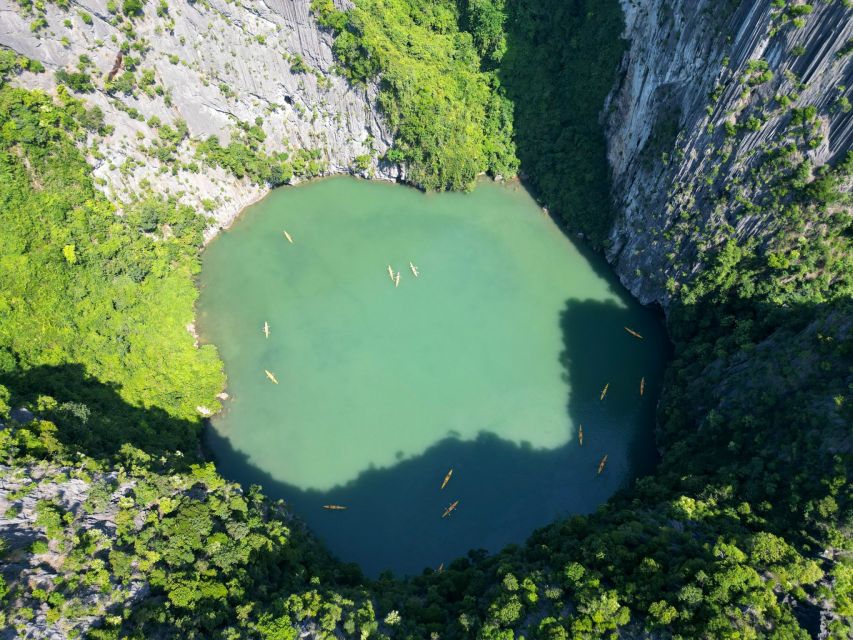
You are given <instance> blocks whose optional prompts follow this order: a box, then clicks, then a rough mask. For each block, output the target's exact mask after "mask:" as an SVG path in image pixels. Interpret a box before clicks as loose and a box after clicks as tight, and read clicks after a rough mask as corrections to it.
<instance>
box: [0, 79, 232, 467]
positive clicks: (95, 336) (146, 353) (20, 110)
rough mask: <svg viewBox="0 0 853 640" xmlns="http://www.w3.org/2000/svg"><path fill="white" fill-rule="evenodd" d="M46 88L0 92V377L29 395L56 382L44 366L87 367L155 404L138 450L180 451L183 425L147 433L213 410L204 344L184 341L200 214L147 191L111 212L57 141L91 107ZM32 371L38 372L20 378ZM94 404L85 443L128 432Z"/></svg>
mask: <svg viewBox="0 0 853 640" xmlns="http://www.w3.org/2000/svg"><path fill="white" fill-rule="evenodd" d="M59 95H60V102H59V103H58V104H54V103H53V101H52V100H51V99H50V98H49V97H47V96H45V95H43V94H40V93H37V92H26V91H22V90H17V89H12V88H9V87H4V88H2V89H0V130H2V149H0V174H2V180H0V194H2V201H3V203H4V204H3V225H2V230H0V247H2V256H3V257H2V259H1V260H0V282H2V287H0V290H2V297H0V381H2V383H3V384H6V385H7V386H8V387H9V388H10V389H11V390H13V392H15V393H16V394H18V395H19V397H30V398H33V399H34V398H35V395H38V394H41V393H45V392H49V390H50V389H55V388H60V389H61V388H63V387H64V383H63V381H62V379H61V375H60V373H61V372H60V373H58V374H57V375H56V376H54V375H52V374H51V371H50V367H53V366H60V365H64V364H65V363H78V364H79V365H80V366H81V367H82V368H83V369H84V370H85V372H86V375H87V376H91V377H93V378H96V379H97V380H99V381H101V382H103V383H109V384H113V385H115V386H116V387H118V388H119V389H120V391H119V395H120V397H121V399H122V400H123V401H126V402H128V403H130V404H132V405H135V406H140V407H150V406H156V407H159V408H160V409H162V410H163V411H164V412H165V414H164V419H163V420H162V421H161V424H155V423H151V424H149V425H139V428H140V442H138V443H137V444H138V446H142V445H143V444H144V443H145V442H147V444H150V445H152V446H156V447H158V448H161V447H167V448H180V449H184V450H191V449H193V448H194V446H195V445H194V442H195V437H194V433H193V432H194V430H195V429H194V428H193V429H191V430H189V431H187V432H186V433H168V432H162V431H160V429H161V428H163V427H164V425H166V424H167V423H168V420H167V419H166V418H167V417H168V416H175V417H180V418H182V419H184V420H185V421H187V423H188V424H196V425H197V424H198V419H197V417H196V416H197V415H198V412H197V410H196V407H197V406H200V405H202V406H208V407H211V408H215V407H216V406H217V405H216V399H215V395H216V393H217V392H218V391H219V389H220V388H221V385H222V375H221V373H220V365H219V362H218V358H217V356H216V353H215V351H214V350H213V348H212V347H204V348H202V349H195V348H194V346H193V338H192V336H191V335H190V334H189V333H188V332H187V330H186V325H187V324H188V323H190V322H192V317H193V312H192V305H193V301H194V300H195V297H196V292H195V289H194V286H193V283H192V276H193V274H194V273H196V272H197V271H198V268H199V261H198V257H197V251H198V249H199V247H200V246H201V240H202V236H201V232H202V229H203V227H204V221H203V219H202V218H201V217H200V216H199V215H197V214H196V213H195V212H194V211H192V210H191V209H189V208H187V207H184V206H178V205H176V204H175V203H173V202H168V201H163V200H162V199H154V198H151V199H145V200H140V201H139V202H135V203H133V204H131V205H130V206H128V207H127V208H126V209H125V210H124V211H123V215H122V216H121V217H117V216H116V211H115V207H114V206H112V205H111V204H110V203H109V202H107V201H106V200H105V199H104V198H103V196H101V195H100V194H98V192H96V191H95V190H94V189H93V187H92V181H91V177H90V169H89V167H88V165H87V164H86V162H85V160H84V159H83V157H82V156H81V154H80V152H79V151H78V150H77V149H76V147H75V146H74V144H73V141H72V140H71V139H70V138H69V136H68V132H70V133H73V134H75V135H82V134H84V133H85V131H86V129H85V127H91V128H93V129H95V130H96V129H97V128H98V127H99V126H102V118H103V116H102V115H101V114H100V112H99V111H98V112H96V111H95V110H94V109H93V110H90V111H87V110H86V109H85V108H84V106H83V104H82V103H80V102H79V101H77V100H75V99H73V98H71V97H69V96H68V95H67V94H64V93H63V92H62V91H60V93H59ZM166 229H168V230H169V231H168V235H166V234H165V230H166ZM45 367H47V368H45ZM33 369H38V370H40V371H43V372H44V377H43V378H40V379H38V380H32V377H31V376H30V377H28V376H27V372H28V371H30V370H33ZM25 378H26V379H27V380H28V381H29V382H28V383H27V385H23V384H22V381H23V380H24V379H25ZM63 391H64V393H67V394H70V395H78V394H79V395H82V396H85V395H86V393H87V391H86V389H85V388H78V389H73V388H67V389H63ZM30 394H33V395H30ZM89 400H91V401H93V402H97V399H96V398H90V399H89ZM46 408H50V407H46ZM51 410H53V408H51ZM56 410H57V411H60V412H61V411H66V409H62V407H58V408H56ZM68 411H71V413H73V410H71V409H68ZM94 413H95V415H93V416H92V417H91V418H88V417H87V418H86V419H83V418H82V417H79V416H78V418H79V420H78V423H77V425H76V430H75V436H74V437H75V438H79V439H80V440H81V442H80V444H81V445H82V446H84V447H85V448H86V449H87V450H92V451H101V452H103V451H107V450H112V449H114V448H115V447H117V446H118V444H120V443H122V442H128V441H132V440H133V439H132V438H131V439H128V433H127V432H126V431H125V430H124V429H123V428H122V429H119V428H118V427H117V425H116V423H115V422H114V417H113V416H111V415H110V414H109V412H108V411H105V412H104V413H103V414H100V413H98V412H94ZM166 431H168V430H166Z"/></svg>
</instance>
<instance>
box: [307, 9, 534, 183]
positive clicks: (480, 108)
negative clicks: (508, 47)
mask: <svg viewBox="0 0 853 640" xmlns="http://www.w3.org/2000/svg"><path fill="white" fill-rule="evenodd" d="M311 6H312V9H313V11H314V13H315V14H316V15H317V17H318V21H319V22H320V24H321V25H323V26H325V27H326V28H328V29H330V30H332V31H333V32H335V33H336V35H337V37H336V39H335V54H336V56H337V57H338V59H339V60H340V63H341V66H342V68H343V73H344V74H345V75H346V76H347V77H348V78H349V79H350V80H351V81H352V82H354V83H364V82H367V81H369V80H372V79H374V78H375V77H376V76H377V74H380V75H381V78H382V82H381V85H380V95H379V104H380V107H381V108H382V110H383V111H384V113H385V115H386V117H387V119H388V123H389V125H390V126H391V129H392V130H393V131H394V139H395V142H394V147H393V148H392V150H391V151H390V152H389V153H388V158H387V160H388V161H390V162H395V163H405V165H406V167H407V171H408V173H407V176H408V179H409V180H410V181H411V182H413V183H414V184H417V185H420V186H421V187H423V188H425V189H432V190H444V189H469V188H471V187H472V186H473V183H474V180H475V178H476V177H477V175H478V174H480V173H482V172H484V171H488V172H490V173H492V174H495V175H504V176H512V175H514V174H515V172H516V169H517V160H516V158H515V146H514V144H513V142H512V105H511V104H510V103H509V101H508V100H507V98H506V97H505V96H504V95H503V91H502V90H501V89H500V86H499V82H498V80H497V76H496V74H495V72H493V71H483V70H482V69H481V66H480V58H479V56H478V54H477V50H476V47H475V44H474V40H473V38H472V37H471V35H470V34H469V33H467V32H465V31H462V30H460V28H459V25H458V21H459V12H458V9H457V7H456V4H455V3H454V2H451V1H450V0H441V1H439V2H433V1H427V0H416V1H411V0H361V1H360V2H358V3H357V4H356V6H355V8H354V9H353V10H352V11H351V12H349V13H348V14H341V13H339V12H337V11H335V10H334V7H333V5H332V3H331V2H330V1H329V0H314V1H313V2H312V5H311Z"/></svg>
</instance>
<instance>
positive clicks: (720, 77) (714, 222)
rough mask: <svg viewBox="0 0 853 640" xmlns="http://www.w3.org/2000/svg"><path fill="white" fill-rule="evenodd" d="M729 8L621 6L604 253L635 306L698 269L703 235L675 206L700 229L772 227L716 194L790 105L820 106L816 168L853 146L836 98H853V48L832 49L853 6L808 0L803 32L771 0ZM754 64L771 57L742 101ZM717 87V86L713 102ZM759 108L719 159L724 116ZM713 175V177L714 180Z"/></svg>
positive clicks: (713, 4) (609, 118)
mask: <svg viewBox="0 0 853 640" xmlns="http://www.w3.org/2000/svg"><path fill="white" fill-rule="evenodd" d="M731 4H732V5H739V6H738V7H737V8H736V9H731V8H727V6H726V5H727V3H725V2H719V0H675V1H673V0H644V1H642V2H637V1H636V0H623V2H622V5H623V8H624V11H625V17H626V33H625V37H626V38H627V39H628V40H629V41H630V45H629V50H628V52H627V53H626V55H625V57H624V59H623V62H622V69H621V71H622V78H621V80H620V82H619V84H618V86H617V87H616V88H615V89H614V91H613V93H612V94H611V96H610V98H609V100H608V104H607V106H606V109H605V114H604V118H605V121H606V126H607V137H608V157H609V161H610V164H611V167H612V169H613V182H614V185H613V191H614V198H615V201H616V206H617V211H618V212H619V217H618V220H617V222H616V224H615V226H614V228H613V230H612V233H611V238H610V239H611V246H610V248H609V250H608V252H607V255H608V259H609V261H610V262H611V263H612V264H613V266H614V268H615V269H616V272H617V273H618V274H619V277H620V278H621V280H622V282H623V283H624V284H625V285H626V286H627V287H628V288H629V289H630V290H631V292H632V293H633V294H634V295H636V296H637V297H638V298H639V299H640V300H641V301H642V302H646V303H649V302H659V303H662V304H663V305H664V306H665V305H666V304H667V302H668V299H669V294H668V293H667V291H666V287H665V283H666V280H667V278H668V277H670V276H677V279H682V280H683V279H684V278H685V277H689V275H690V274H694V273H696V272H697V271H698V270H699V269H701V266H702V265H701V262H700V259H699V257H698V256H697V246H696V245H697V241H698V236H699V235H700V234H698V233H695V231H694V232H693V233H683V232H681V231H679V229H678V221H679V218H680V217H681V216H682V214H685V215H687V214H688V213H689V214H690V217H691V220H692V221H693V222H692V224H695V226H696V228H698V229H699V230H701V232H702V233H701V235H703V236H705V237H708V236H714V235H715V234H716V232H717V230H718V229H721V228H723V226H724V225H727V224H731V225H733V226H734V227H735V233H734V236H735V237H736V238H737V239H739V240H743V239H744V238H746V237H750V236H754V237H757V238H758V239H759V240H760V238H761V237H762V236H763V235H764V234H765V233H767V232H769V230H770V228H771V227H772V225H771V224H770V221H768V220H762V219H760V218H759V217H756V216H752V215H747V216H743V217H740V218H738V219H737V221H736V222H734V221H732V220H731V219H727V218H726V213H725V212H722V211H715V210H714V204H713V193H714V191H718V190H719V189H721V188H723V187H724V186H725V185H727V184H730V183H732V182H733V181H736V180H738V179H739V178H741V177H742V176H743V175H744V174H745V172H747V171H748V170H749V168H750V167H751V166H752V165H753V164H754V163H755V162H756V161H757V160H758V158H759V156H760V152H761V150H762V147H763V145H765V144H767V143H768V141H770V140H771V139H773V138H774V137H775V136H777V135H778V134H779V133H780V132H781V131H782V130H783V129H784V127H785V126H786V125H787V123H788V122H789V121H790V118H791V108H793V107H804V106H808V105H814V106H815V107H817V109H818V113H819V117H820V119H821V127H822V133H823V136H824V140H823V142H822V143H821V144H820V145H819V146H818V147H817V148H814V149H811V150H809V151H808V153H807V155H808V157H809V158H810V160H811V161H812V163H813V165H814V166H815V167H817V166H820V165H822V164H824V163H826V162H834V161H836V160H837V159H839V157H841V156H843V155H844V154H845V153H846V152H847V151H848V150H849V149H850V148H851V143H853V112H851V111H847V112H845V111H843V110H842V109H840V108H837V105H838V104H839V98H841V97H843V96H846V97H847V99H853V55H849V54H848V55H841V54H840V53H839V52H840V50H841V49H842V47H844V46H845V44H846V43H847V42H848V41H849V40H850V38H851V37H853V8H851V7H845V6H844V3H843V2H841V0H836V1H832V2H829V3H825V2H813V3H811V5H812V7H813V12H812V13H811V14H809V15H806V16H804V20H805V24H804V26H802V27H799V28H798V27H796V26H795V25H794V24H793V23H792V21H791V20H790V19H788V20H787V21H784V22H783V20H784V18H783V16H782V15H781V13H780V11H781V10H779V9H775V8H773V7H772V4H771V0H749V1H746V0H744V1H743V2H740V3H731ZM788 4H789V5H792V6H793V5H797V4H803V3H801V2H791V3H788ZM798 47H802V49H801V50H799V51H798V49H797V48H798ZM797 53H799V55H797ZM725 58H728V60H727V61H726V62H727V64H725V65H724V59H725ZM753 60H764V61H766V62H767V63H768V65H769V69H770V70H771V71H772V73H773V78H772V80H770V81H768V82H764V83H762V84H760V85H758V86H754V87H751V88H750V91H749V95H748V96H746V97H745V96H743V95H742V91H743V88H744V85H743V84H742V83H741V80H742V79H743V78H744V77H745V76H746V75H747V66H748V65H749V63H750V61H753ZM792 74H795V75H792ZM798 85H799V86H798ZM802 85H804V86H802ZM720 86H721V87H722V89H721V90H720V89H718V87H720ZM839 87H842V89H839ZM715 89H716V90H717V91H719V92H720V93H719V95H718V97H716V99H712V97H711V96H712V94H713V93H714V91H715ZM795 93H796V94H798V97H796V98H795V99H794V100H793V102H792V103H791V104H790V105H789V106H788V107H786V108H774V106H773V97H774V96H775V95H777V94H783V95H789V96H791V95H794V94H795ZM759 111H763V112H764V114H763V116H762V118H763V119H765V122H764V123H763V124H762V126H761V128H760V129H758V130H757V131H742V132H740V133H739V134H738V135H737V137H736V138H735V140H734V142H733V147H732V148H731V152H730V154H729V155H728V159H727V160H726V161H722V160H721V158H720V156H719V155H718V154H717V153H716V151H717V150H719V149H721V148H722V147H723V146H724V144H725V142H724V141H725V123H726V122H732V123H737V122H742V121H743V119H745V118H746V117H748V116H749V115H758V114H759ZM675 131H678V136H677V139H676V138H675ZM673 141H675V148H673V146H672V142H673ZM664 157H665V158H664ZM717 166H719V170H718V173H717V174H716V175H715V176H714V174H713V173H712V172H713V171H714V169H715V167H717ZM708 176H714V177H713V178H712V184H710V185H708V184H706V183H705V179H706V177H708ZM667 231H670V236H671V237H670V238H666V237H664V234H665V232H667Z"/></svg>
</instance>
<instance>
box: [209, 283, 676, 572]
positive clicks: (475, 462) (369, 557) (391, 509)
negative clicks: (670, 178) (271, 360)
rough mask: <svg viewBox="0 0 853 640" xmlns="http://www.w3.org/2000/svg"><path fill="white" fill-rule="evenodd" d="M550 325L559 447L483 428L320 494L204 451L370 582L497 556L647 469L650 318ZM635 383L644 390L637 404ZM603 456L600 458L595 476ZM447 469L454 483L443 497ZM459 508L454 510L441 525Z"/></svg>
mask: <svg viewBox="0 0 853 640" xmlns="http://www.w3.org/2000/svg"><path fill="white" fill-rule="evenodd" d="M496 321H500V320H499V319H496ZM556 321H557V322H559V324H560V327H561V330H562V333H563V344H564V347H563V350H562V352H561V353H555V354H554V357H555V358H559V361H560V362H561V364H562V367H563V375H564V380H565V381H566V383H567V384H568V386H569V388H570V393H569V395H568V397H567V400H566V412H567V413H566V418H567V419H566V429H567V432H566V442H565V444H563V445H562V446H560V447H558V448H554V449H536V448H534V447H532V446H531V445H530V444H528V443H524V442H521V443H517V442H510V441H507V440H504V439H501V438H500V437H498V436H497V435H495V434H494V433H491V432H489V430H488V428H487V427H486V426H485V425H484V427H483V429H481V430H480V432H479V434H478V436H477V437H476V438H475V439H473V440H461V439H459V438H456V437H453V436H446V437H441V438H440V439H438V440H437V441H436V442H435V443H434V444H432V446H430V447H429V448H428V449H427V450H426V451H424V452H423V453H421V454H419V455H417V456H413V457H410V458H406V459H402V460H400V461H399V462H397V463H396V464H394V465H392V466H390V467H385V468H368V469H365V470H363V471H362V472H361V473H360V474H359V475H358V476H357V477H356V478H355V479H353V480H352V481H350V482H348V483H346V484H344V485H341V486H336V487H334V488H332V489H329V490H316V489H304V488H300V487H298V486H295V485H294V484H291V483H288V482H286V481H284V480H283V479H281V478H278V477H276V476H275V474H274V473H270V472H269V471H268V470H265V469H261V468H258V467H257V466H256V465H255V464H254V463H253V462H252V460H251V458H250V457H249V456H248V455H247V454H246V453H245V452H242V451H238V450H235V449H234V448H233V447H232V445H231V443H230V441H229V440H228V439H227V438H224V437H222V436H220V435H219V434H218V433H217V432H216V430H215V429H214V428H209V429H208V430H207V431H206V444H207V445H208V446H209V447H210V449H211V451H212V452H213V453H214V456H215V458H216V459H217V461H218V463H219V467H220V471H221V472H222V473H223V474H224V475H226V476H227V477H229V478H231V479H233V480H236V481H238V482H240V483H242V484H243V485H245V486H249V485H252V484H257V485H260V486H261V487H263V489H264V492H265V493H266V494H267V495H269V496H271V497H274V498H280V499H283V500H285V502H286V503H288V505H289V506H290V507H291V509H292V510H293V512H294V513H295V514H296V515H298V516H299V517H301V518H302V519H304V520H305V522H306V523H307V524H308V526H309V528H310V529H311V530H312V531H313V532H314V533H315V534H316V535H317V536H318V537H319V538H320V539H321V540H322V541H323V542H324V543H325V544H326V545H327V546H328V548H329V549H330V550H331V551H332V553H333V554H335V555H336V556H338V557H339V558H340V559H341V560H343V561H346V562H355V563H357V564H358V565H359V566H360V567H361V568H362V569H363V570H364V571H365V572H366V573H367V574H368V575H370V576H373V577H376V576H377V575H379V574H380V572H382V571H384V570H386V569H389V568H390V569H392V570H393V571H394V572H395V573H398V574H409V575H412V574H417V573H420V572H421V571H423V570H424V569H425V568H432V569H435V568H437V567H439V566H440V565H442V564H444V565H449V564H450V562H452V561H453V560H454V559H456V558H457V557H459V556H462V555H464V554H465V553H466V552H468V551H469V550H471V549H484V550H486V551H489V552H495V551H498V550H500V549H501V548H502V547H504V546H505V545H507V544H510V543H514V542H519V543H520V542H523V541H524V540H525V539H526V538H527V537H528V536H529V535H530V534H531V533H532V532H533V531H534V530H535V529H537V528H538V527H542V526H545V525H547V524H549V523H550V522H552V521H554V520H555V519H559V518H564V517H567V516H569V515H573V514H583V513H589V512H591V511H594V510H595V509H596V508H597V507H598V506H599V505H601V504H602V503H603V502H605V501H606V500H607V499H608V498H609V497H610V496H611V495H612V494H613V493H614V492H616V491H618V490H619V489H621V488H623V487H625V486H626V485H627V484H628V483H629V482H630V481H631V480H632V479H633V478H634V477H635V476H636V475H637V474H638V473H644V472H646V471H649V470H650V469H651V468H652V467H653V465H654V461H655V449H654V437H653V424H654V407H655V398H656V394H657V391H658V388H659V384H660V377H661V373H662V370H663V366H664V362H665V352H666V346H665V342H666V340H665V336H664V333H663V328H662V327H661V326H660V324H659V323H658V321H657V319H656V317H655V316H654V314H653V313H652V312H651V311H648V310H642V309H639V308H631V307H629V306H622V305H620V304H617V303H616V302H613V303H602V302H597V301H591V300H584V301H578V300H569V301H567V302H566V305H565V307H564V309H563V312H562V313H561V314H560V317H559V318H557V320H556ZM626 325H628V326H631V325H633V327H636V329H637V331H638V332H640V333H643V332H644V338H643V339H642V340H640V339H638V338H635V337H633V336H631V335H630V334H628V333H627V332H626V331H625V330H624V328H623V327H624V326H626ZM643 376H645V378H646V387H645V393H644V395H643V396H640V394H639V385H640V379H641V377H643ZM608 383H609V384H610V387H609V391H608V394H607V396H606V397H605V399H604V400H603V401H602V400H600V393H601V390H602V388H603V386H604V385H605V384H608ZM483 400H484V402H488V401H489V399H488V398H484V399H483ZM579 423H580V424H583V425H584V431H585V438H584V444H583V446H581V445H580V443H579V441H578V437H577V432H576V429H575V428H573V427H572V425H577V424H579ZM351 437H358V434H351ZM605 455H607V456H608V461H607V464H606V467H605V469H604V471H603V473H601V474H600V475H599V474H598V473H597V470H598V466H599V463H600V461H601V459H602V458H603V457H604V456H605ZM449 469H453V475H452V477H451V479H450V480H449V481H448V483H447V486H446V487H445V488H444V489H443V490H442V489H441V484H442V481H443V479H444V477H445V474H446V473H447V472H448V470H449ZM456 501H458V505H457V507H456V509H455V510H454V511H453V512H451V513H450V514H448V515H447V517H442V515H443V514H444V513H445V510H446V509H447V508H448V507H449V506H450V505H451V504H453V503H454V502H456ZM325 505H341V506H345V507H346V509H345V510H328V509H324V506H325Z"/></svg>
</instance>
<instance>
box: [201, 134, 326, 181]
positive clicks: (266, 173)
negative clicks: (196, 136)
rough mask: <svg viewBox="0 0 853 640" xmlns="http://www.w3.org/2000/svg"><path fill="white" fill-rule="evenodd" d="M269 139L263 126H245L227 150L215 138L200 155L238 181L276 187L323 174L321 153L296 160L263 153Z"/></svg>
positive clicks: (309, 152) (300, 154)
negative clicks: (295, 178)
mask: <svg viewBox="0 0 853 640" xmlns="http://www.w3.org/2000/svg"><path fill="white" fill-rule="evenodd" d="M265 139H266V134H265V133H264V131H263V129H261V127H260V125H257V124H254V125H250V124H248V123H246V122H241V123H240V124H239V125H238V127H237V128H236V130H235V132H234V135H233V136H232V140H231V142H230V143H229V144H228V146H227V147H223V146H222V145H221V144H220V142H219V138H217V137H216V136H211V137H210V138H208V139H207V140H205V141H204V142H202V143H200V144H199V145H198V147H197V155H198V157H199V159H201V160H203V161H204V162H206V163H207V164H209V165H211V166H220V167H224V168H225V169H227V170H228V171H230V172H231V173H232V174H233V175H234V176H235V177H237V178H249V179H250V180H251V181H252V182H255V183H257V184H269V185H270V186H273V187H276V186H279V185H282V184H286V183H288V182H290V180H291V179H292V178H293V177H294V176H295V177H299V178H302V177H306V178H310V177H313V176H318V175H320V174H322V173H323V170H324V168H325V165H324V163H323V161H322V153H321V152H320V151H319V150H308V149H299V150H297V151H296V152H295V153H294V154H293V155H292V156H291V155H290V154H288V153H285V152H277V153H272V154H267V153H266V152H264V151H263V150H262V149H261V144H262V143H263V141H264V140H265Z"/></svg>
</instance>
